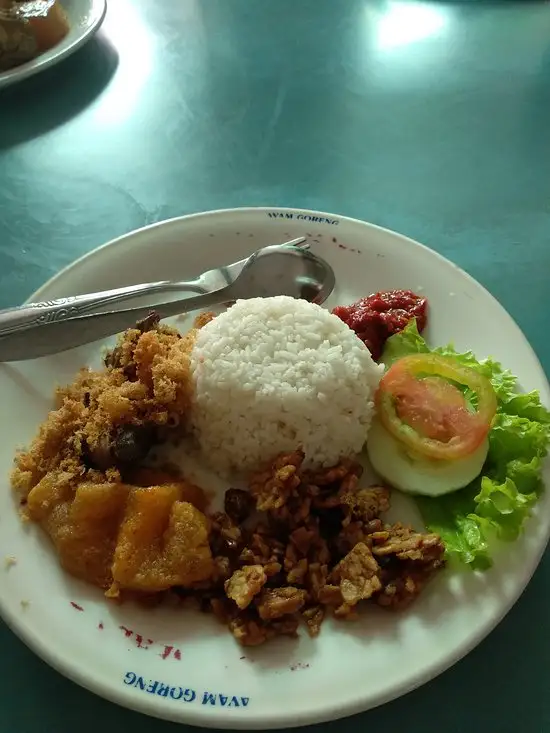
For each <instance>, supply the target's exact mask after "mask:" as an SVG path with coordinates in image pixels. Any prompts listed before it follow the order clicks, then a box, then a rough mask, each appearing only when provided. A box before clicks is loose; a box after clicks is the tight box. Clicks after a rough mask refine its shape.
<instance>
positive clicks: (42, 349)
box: [0, 287, 232, 362]
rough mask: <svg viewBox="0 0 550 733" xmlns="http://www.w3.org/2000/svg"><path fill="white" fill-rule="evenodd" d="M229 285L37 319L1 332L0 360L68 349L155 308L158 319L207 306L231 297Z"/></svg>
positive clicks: (110, 332)
mask: <svg viewBox="0 0 550 733" xmlns="http://www.w3.org/2000/svg"><path fill="white" fill-rule="evenodd" d="M231 299H232V298H231V288H230V287H227V288H222V289H221V290H217V291H216V292H214V293H205V294H203V295H195V296H193V297H191V298H182V299H180V300H173V301H170V302H168V303H161V304H159V305H155V306H154V308H152V307H151V306H143V307H138V308H127V309H126V310H119V311H108V312H105V313H91V314H88V315H82V316H76V317H70V318H67V319H65V320H58V321H50V322H45V323H43V322H40V323H36V324H35V325H33V326H29V327H27V328H24V329H16V330H13V331H11V332H8V333H4V334H0V362H6V361H24V360H26V359H36V358H38V357H40V356H49V355H51V354H57V353H59V352H61V351H67V350H68V349H73V348H75V347H77V346H82V345H83V344H88V343H91V342H92V341H98V340H99V339H103V338H106V337H107V336H112V335H113V334H115V333H120V332H121V331H125V330H126V329H127V328H131V327H132V326H133V325H134V324H135V323H136V321H139V320H142V319H143V318H146V317H147V316H148V315H149V314H150V313H151V311H152V310H153V309H154V311H155V313H157V314H158V315H159V316H160V318H161V319H163V318H169V317H170V316H175V315H180V314H183V313H189V312H190V311H193V310H199V309H204V308H210V307H212V306H214V305H218V304H220V303H225V302H227V301H229V300H231Z"/></svg>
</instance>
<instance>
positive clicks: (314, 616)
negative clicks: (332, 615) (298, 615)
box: [302, 606, 325, 638]
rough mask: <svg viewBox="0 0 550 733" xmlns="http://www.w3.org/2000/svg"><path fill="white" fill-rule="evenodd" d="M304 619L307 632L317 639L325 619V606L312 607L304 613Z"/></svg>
mask: <svg viewBox="0 0 550 733" xmlns="http://www.w3.org/2000/svg"><path fill="white" fill-rule="evenodd" d="M302 618H303V619H304V622H305V624H306V628H307V632H308V634H309V635H310V636H311V637H312V638H315V637H316V636H319V634H320V632H321V624H322V623H323V621H324V618H325V609H324V607H323V606H311V607H310V608H306V609H305V611H302Z"/></svg>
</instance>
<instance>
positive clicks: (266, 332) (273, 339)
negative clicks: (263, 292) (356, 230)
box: [190, 296, 381, 473]
mask: <svg viewBox="0 0 550 733" xmlns="http://www.w3.org/2000/svg"><path fill="white" fill-rule="evenodd" d="M191 370H192V375H193V383H194V398H193V405H192V409H191V415H190V418H191V425H192V428H193V431H194V433H195V435H196V437H197V439H198V442H199V444H200V447H201V450H202V452H203V454H204V456H205V458H206V459H207V460H208V462H209V464H210V466H211V467H212V468H213V469H215V470H217V471H219V472H221V473H227V472H228V471H231V470H237V471H239V472H241V471H249V470H255V469H257V468H258V466H260V465H262V464H264V463H265V462H266V461H268V460H270V459H271V458H272V457H273V456H275V455H277V454H279V453H281V452H283V451H292V450H296V449H297V448H302V450H303V451H304V452H305V454H306V464H307V465H309V466H312V467H313V466H329V465H334V464H336V463H337V462H338V461H339V459H340V458H342V457H344V456H346V457H347V456H352V455H355V454H357V453H359V451H360V450H361V449H362V447H363V445H364V443H365V439H366V436H367V432H368V429H369V426H370V423H371V419H372V415H373V410H374V404H373V394H374V390H375V389H376V386H377V384H378V381H379V379H380V376H381V367H379V366H378V365H377V364H376V363H375V362H374V361H373V360H372V358H371V355H370V353H369V350H368V349H367V348H366V346H365V345H364V344H363V343H362V342H361V341H360V340H359V339H358V338H357V336H356V335H355V333H354V332H353V331H352V330H351V329H350V328H348V326H346V325H345V324H344V323H343V322H342V321H341V320H340V319H339V318H338V317H337V316H334V315H332V314H331V313H329V312H328V311H327V310H324V309H323V308H321V307H320V306H317V305H314V304H312V303H308V302H306V301H303V300H295V299H293V298H289V297H286V296H279V297H274V298H255V299H250V300H242V301H238V302H237V303H236V304H235V305H234V306H232V307H231V308H229V310H227V311H226V312H225V313H222V314H221V315H219V316H218V317H217V318H215V319H214V320H213V321H211V322H210V323H208V324H207V325H206V326H204V328H202V329H201V331H200V332H199V334H198V336H197V340H196V343H195V346H194V348H193V350H192V352H191Z"/></svg>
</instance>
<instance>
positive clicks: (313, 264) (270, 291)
mask: <svg viewBox="0 0 550 733" xmlns="http://www.w3.org/2000/svg"><path fill="white" fill-rule="evenodd" d="M335 284H336V278H335V276H334V271H333V269H332V267H331V266H330V265H329V264H328V262H326V261H325V260H323V259H322V258H321V257H318V256H317V255H315V254H313V253H312V252H311V251H309V250H307V249H298V248H296V247H285V246H282V247H281V246H277V245H272V246H270V247H264V248H263V249H259V250H258V251H257V252H255V253H254V254H253V255H251V257H249V258H248V261H247V262H246V264H245V266H244V267H243V270H242V272H241V274H240V275H239V277H238V278H237V279H236V280H235V282H234V283H233V285H232V290H233V292H234V294H235V296H234V300H237V299H238V298H250V297H256V298H269V297H272V296H274V295H288V296H290V297H292V298H300V299H303V300H309V301H310V302H312V303H318V304H319V305H320V304H321V303H324V302H325V300H326V299H327V298H328V297H329V295H330V294H331V293H332V291H333V290H334V285H335ZM249 293H255V295H254V296H251V295H249Z"/></svg>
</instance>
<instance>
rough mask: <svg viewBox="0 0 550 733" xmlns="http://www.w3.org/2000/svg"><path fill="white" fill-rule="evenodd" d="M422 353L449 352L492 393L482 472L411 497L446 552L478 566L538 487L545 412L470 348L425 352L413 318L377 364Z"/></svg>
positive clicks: (526, 509) (519, 521)
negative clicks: (432, 494) (450, 488)
mask: <svg viewBox="0 0 550 733" xmlns="http://www.w3.org/2000/svg"><path fill="white" fill-rule="evenodd" d="M429 352H433V353H436V354H441V355H442V356H452V357H453V358H455V359H456V360H457V361H458V362H459V363H460V364H462V365H463V366H467V367H470V368H471V369H475V370H476V371H477V372H479V373H480V374H483V375H484V376H485V377H487V378H488V379H490V381H491V383H492V385H493V388H494V390H495V393H496V395H497V405H498V406H497V414H496V416H495V419H494V421H493V426H492V428H491V431H490V433H489V453H488V456H487V460H486V462H485V464H484V466H483V470H482V473H481V475H480V476H479V477H478V478H477V479H475V481H473V482H472V483H471V484H470V485H469V486H467V487H466V488H464V489H461V490H460V491H456V492H454V493H452V494H447V495H445V496H442V497H438V498H434V499H432V498H428V497H417V498H416V501H417V503H418V506H419V508H420V511H421V513H422V516H423V518H424V521H425V523H426V526H427V527H428V528H429V529H430V530H431V531H433V532H437V533H438V534H440V535H441V537H442V539H443V540H444V542H445V545H446V547H447V554H448V556H449V557H450V558H455V559H457V560H459V561H460V562H462V563H465V564H467V565H469V566H470V567H471V568H473V569H477V570H484V569H486V568H487V567H489V566H490V564H491V554H490V546H491V542H492V541H493V540H494V539H499V540H504V541H511V540H515V539H516V538H517V537H518V536H519V534H520V533H521V531H522V528H523V525H524V522H525V520H526V519H527V517H528V516H529V514H530V512H531V509H532V507H533V504H534V503H535V502H536V500H537V497H538V496H539V495H540V493H541V491H542V490H543V483H542V465H543V458H544V457H545V456H546V454H547V452H548V446H549V443H550V412H549V411H548V410H547V409H546V407H544V405H542V404H541V402H540V398H539V394H538V392H536V391H535V392H528V393H525V394H521V393H518V385H517V379H516V377H515V376H514V375H513V374H511V373H510V372H509V371H507V370H505V369H503V368H502V366H501V365H500V364H499V363H498V362H496V361H494V360H493V359H483V360H481V361H478V359H476V357H475V355H474V354H473V353H472V352H471V351H467V352H465V353H458V352H456V351H455V349H454V347H453V346H452V344H450V345H448V346H444V347H438V348H435V349H430V348H429V346H428V344H427V343H426V341H425V340H424V339H423V337H422V336H421V335H420V333H419V332H418V328H417V326H416V321H414V320H413V321H411V322H410V323H409V325H408V326H407V327H406V328H405V329H404V330H403V331H401V332H400V333H398V334H395V335H394V336H391V337H390V338H389V339H388V341H387V342H386V347H385V350H384V354H383V355H382V361H383V362H384V364H385V365H386V366H391V364H393V363H394V362H395V361H397V360H398V359H401V358H402V357H404V356H408V355H410V354H423V353H429ZM466 396H467V398H470V399H472V397H473V396H472V395H466ZM472 401H473V399H472Z"/></svg>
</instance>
